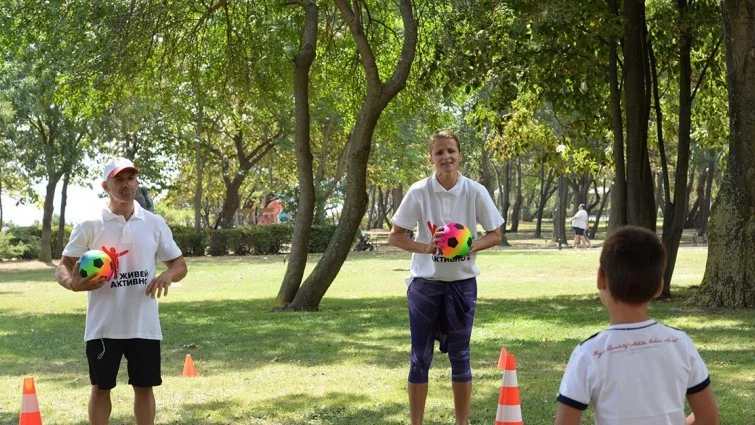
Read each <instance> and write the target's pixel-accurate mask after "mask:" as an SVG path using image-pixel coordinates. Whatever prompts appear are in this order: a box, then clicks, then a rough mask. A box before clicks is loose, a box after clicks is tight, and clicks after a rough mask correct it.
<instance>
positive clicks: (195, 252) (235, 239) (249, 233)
mask: <svg viewBox="0 0 755 425" xmlns="http://www.w3.org/2000/svg"><path fill="white" fill-rule="evenodd" d="M293 230H294V228H293V225H291V224H273V225H270V226H244V227H238V228H235V229H219V230H207V229H202V230H201V231H200V233H199V234H197V233H196V232H195V231H194V228H193V227H191V226H171V231H172V232H173V239H174V240H175V241H176V244H177V245H178V247H179V248H180V249H181V252H183V255H184V256H186V257H192V256H204V255H212V256H224V255H230V254H233V255H250V254H251V255H268V254H278V253H280V252H281V251H282V250H283V249H284V247H285V246H286V245H289V244H291V243H292V241H291V237H292V235H293ZM335 230H336V226H333V225H322V226H312V231H311V232H310V237H309V252H310V253H322V252H325V249H326V248H327V247H328V244H329V243H330V240H331V239H332V238H333V233H334V232H335ZM57 233H58V232H57V228H55V229H54V230H53V232H52V247H53V250H54V247H55V242H56V240H57ZM70 235H71V227H70V226H67V227H66V229H65V241H66V243H67V242H68V239H69V237H70ZM41 236H42V229H41V227H40V226H29V227H15V226H13V227H11V228H10V229H9V230H8V232H7V234H6V236H5V240H4V241H3V243H2V244H0V246H2V247H4V248H2V249H0V259H2V258H22V259H36V258H38V257H39V249H40V244H41ZM19 253H20V254H19Z"/></svg>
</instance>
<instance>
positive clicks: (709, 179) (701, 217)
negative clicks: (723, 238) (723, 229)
mask: <svg viewBox="0 0 755 425" xmlns="http://www.w3.org/2000/svg"><path fill="white" fill-rule="evenodd" d="M708 153H709V156H708V167H707V168H706V169H705V172H706V175H705V191H704V192H703V198H702V200H700V213H699V214H698V222H697V236H704V235H705V233H707V231H708V217H709V216H710V197H711V191H712V189H713V173H714V172H715V170H716V154H715V152H714V151H713V149H710V150H709V151H708Z"/></svg>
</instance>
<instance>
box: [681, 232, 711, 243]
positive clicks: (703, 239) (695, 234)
mask: <svg viewBox="0 0 755 425" xmlns="http://www.w3.org/2000/svg"><path fill="white" fill-rule="evenodd" d="M699 231H700V229H682V237H684V236H685V235H686V236H692V246H697V241H698V238H699V239H700V240H701V242H702V243H704V244H706V245H707V244H708V235H707V234H705V233H703V235H702V236H698V233H699Z"/></svg>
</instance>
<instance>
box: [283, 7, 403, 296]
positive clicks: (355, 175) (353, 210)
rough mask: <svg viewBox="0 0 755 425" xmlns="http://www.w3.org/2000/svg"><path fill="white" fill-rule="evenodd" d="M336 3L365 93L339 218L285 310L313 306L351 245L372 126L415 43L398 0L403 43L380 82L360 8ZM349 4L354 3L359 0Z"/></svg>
mask: <svg viewBox="0 0 755 425" xmlns="http://www.w3.org/2000/svg"><path fill="white" fill-rule="evenodd" d="M336 5H337V7H338V9H339V11H340V13H341V16H342V17H343V19H344V21H345V22H346V23H347V24H348V26H349V30H350V31H351V34H352V36H353V37H354V40H355V42H356V46H357V50H358V51H359V54H360V57H361V60H362V68H363V70H364V72H365V77H366V86H367V94H366V96H365V99H364V101H363V102H362V106H361V108H360V110H359V113H358V114H357V118H356V123H355V125H354V131H353V132H352V134H351V136H350V137H349V160H348V165H347V167H348V168H347V178H346V196H345V200H344V205H343V210H342V212H341V218H340V220H339V222H338V226H337V227H336V230H335V233H334V234H333V238H332V239H331V241H330V244H328V248H327V249H326V250H325V253H324V254H323V256H322V257H321V258H320V261H318V263H317V265H316V266H315V268H314V270H313V271H312V273H311V274H310V275H309V277H307V279H306V280H305V281H304V283H302V285H301V287H300V288H299V290H298V291H297V292H296V295H295V297H294V299H293V301H292V302H291V304H289V305H288V309H290V310H308V311H311V310H317V309H318V307H319V305H320V301H321V300H322V298H323V296H325V293H326V292H327V290H328V288H329V287H330V285H331V284H332V283H333V280H334V279H335V277H336V275H337V274H338V271H339V270H340V269H341V266H342V265H343V262H344V261H345V260H346V256H347V255H348V253H349V251H350V249H351V241H352V240H353V238H354V235H355V234H356V231H357V229H358V228H359V224H360V223H361V221H362V218H363V217H364V212H365V207H366V206H367V163H368V161H369V157H370V150H371V148H372V136H373V134H374V131H375V126H376V125H377V122H378V119H379V118H380V114H381V113H382V112H383V110H384V109H385V107H386V106H388V104H389V103H390V101H391V100H392V99H393V98H394V97H395V96H396V95H397V94H398V93H399V92H400V91H401V90H403V89H404V87H405V86H406V80H407V78H408V76H409V71H410V69H411V65H412V63H413V62H414V55H415V52H416V47H417V27H418V24H417V20H416V19H415V18H414V16H413V10H412V3H411V1H410V0H400V1H399V4H398V6H399V9H400V12H401V17H402V21H403V26H404V31H403V36H404V39H403V46H402V49H401V54H400V56H399V58H398V61H397V63H396V67H395V69H394V72H393V75H392V76H391V78H390V80H388V82H386V83H382V82H381V80H380V73H379V71H378V65H377V63H376V61H375V57H374V55H373V53H372V49H371V46H370V44H369V40H368V38H367V36H366V35H365V32H364V27H363V26H362V18H363V16H362V11H361V10H360V9H358V8H357V9H356V10H354V9H352V5H351V4H350V3H349V2H348V1H347V0H336ZM354 5H355V6H357V7H358V6H359V3H354Z"/></svg>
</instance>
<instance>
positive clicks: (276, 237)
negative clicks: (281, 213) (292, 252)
mask: <svg viewBox="0 0 755 425" xmlns="http://www.w3.org/2000/svg"><path fill="white" fill-rule="evenodd" d="M171 229H172V230H173V239H174V240H175V241H176V244H178V247H179V248H181V251H182V252H183V253H184V256H187V257H190V256H197V255H212V256H223V255H250V254H251V255H268V254H278V253H280V252H281V251H283V250H284V248H285V246H286V245H289V244H290V243H291V238H292V234H293V231H294V228H293V226H292V225H290V224H273V225H269V226H248V227H237V228H235V229H219V230H207V229H202V231H201V232H200V233H199V234H197V233H196V232H195V231H194V228H193V227H188V226H187V227H184V226H174V227H172V228H171ZM335 230H336V226H333V225H325V226H313V227H312V231H311V232H310V236H309V252H310V253H321V252H325V248H327V247H328V244H329V243H330V239H331V238H332V237H333V233H334V232H335Z"/></svg>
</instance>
